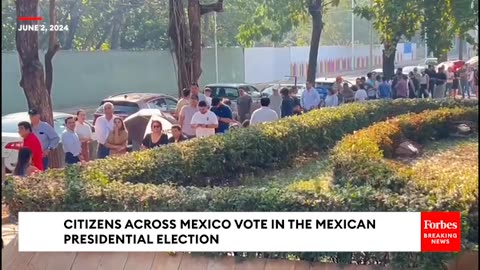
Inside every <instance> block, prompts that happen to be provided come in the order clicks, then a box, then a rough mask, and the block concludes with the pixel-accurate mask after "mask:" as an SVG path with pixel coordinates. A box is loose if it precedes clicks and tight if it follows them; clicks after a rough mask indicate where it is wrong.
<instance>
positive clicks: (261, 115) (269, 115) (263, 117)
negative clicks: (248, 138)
mask: <svg viewBox="0 0 480 270" xmlns="http://www.w3.org/2000/svg"><path fill="white" fill-rule="evenodd" d="M260 104H261V105H262V107H260V108H259V109H256V110H255V111H254V112H253V113H252V117H251V118H250V125H255V124H259V123H266V122H273V121H275V120H278V114H277V112H275V111H274V110H272V109H270V108H269V107H268V106H269V105H270V99H269V98H267V97H264V98H262V99H261V100H260Z"/></svg>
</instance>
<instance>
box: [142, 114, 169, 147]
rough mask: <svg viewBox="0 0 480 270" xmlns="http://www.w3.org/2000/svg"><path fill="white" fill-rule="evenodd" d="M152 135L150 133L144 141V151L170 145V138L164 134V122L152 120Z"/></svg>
mask: <svg viewBox="0 0 480 270" xmlns="http://www.w3.org/2000/svg"><path fill="white" fill-rule="evenodd" d="M150 128H151V130H152V133H148V134H147V135H146V136H145V138H144V139H143V141H142V149H151V148H154V147H158V146H160V145H165V144H168V136H167V134H165V133H163V132H162V131H163V127H162V122H160V121H158V120H152V124H151V126H150Z"/></svg>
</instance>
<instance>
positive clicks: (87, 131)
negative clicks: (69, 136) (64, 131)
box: [75, 110, 93, 161]
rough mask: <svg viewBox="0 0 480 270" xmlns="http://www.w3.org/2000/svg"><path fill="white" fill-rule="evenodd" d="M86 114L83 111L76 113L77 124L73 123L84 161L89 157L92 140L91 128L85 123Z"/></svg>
mask: <svg viewBox="0 0 480 270" xmlns="http://www.w3.org/2000/svg"><path fill="white" fill-rule="evenodd" d="M86 119H87V114H86V113H85V111H83V110H79V111H78V112H77V122H76V123H75V133H77V135H78V138H79V139H80V143H81V144H82V156H83V158H84V160H85V161H88V160H89V157H90V143H91V142H92V141H93V140H92V128H91V127H90V126H89V125H87V124H86V123H85V120H86Z"/></svg>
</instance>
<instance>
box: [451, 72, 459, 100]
mask: <svg viewBox="0 0 480 270" xmlns="http://www.w3.org/2000/svg"><path fill="white" fill-rule="evenodd" d="M459 91H460V74H458V72H454V76H453V82H452V92H451V93H450V97H451V98H453V99H455V98H456V97H457V94H458V93H459Z"/></svg>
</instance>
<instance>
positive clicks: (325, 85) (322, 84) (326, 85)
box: [315, 82, 333, 88]
mask: <svg viewBox="0 0 480 270" xmlns="http://www.w3.org/2000/svg"><path fill="white" fill-rule="evenodd" d="M332 86H333V82H317V83H315V88H332Z"/></svg>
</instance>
